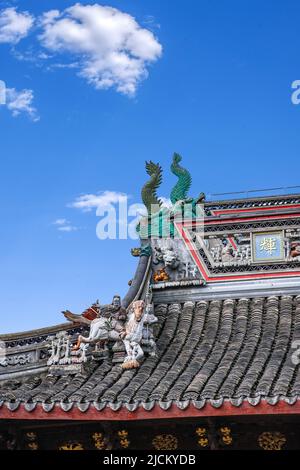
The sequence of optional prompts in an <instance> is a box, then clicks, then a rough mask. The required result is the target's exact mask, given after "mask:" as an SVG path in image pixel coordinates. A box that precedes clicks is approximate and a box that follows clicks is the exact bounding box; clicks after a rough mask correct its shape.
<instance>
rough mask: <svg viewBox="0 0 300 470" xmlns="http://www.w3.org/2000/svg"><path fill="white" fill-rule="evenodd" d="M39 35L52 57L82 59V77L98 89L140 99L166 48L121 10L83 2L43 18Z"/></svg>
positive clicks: (80, 73) (50, 13)
mask: <svg viewBox="0 0 300 470" xmlns="http://www.w3.org/2000/svg"><path fill="white" fill-rule="evenodd" d="M40 25H41V27H42V28H43V32H42V33H41V35H40V36H39V39H40V40H41V42H42V44H43V45H44V47H46V48H47V49H48V50H51V51H52V52H69V53H71V54H73V55H75V56H76V57H78V58H79V60H80V63H79V75H80V76H82V77H84V78H85V79H86V80H87V81H88V83H90V84H92V85H93V86H94V87H95V88H96V89H107V88H111V87H115V88H116V89H117V91H119V92H121V93H123V94H126V95H134V94H135V91H136V88H137V85H138V83H139V82H140V81H141V80H142V79H143V78H145V77H147V74H148V73H147V65H149V64H150V63H151V62H155V61H156V60H157V59H158V58H159V57H160V56H161V53H162V46H161V45H160V43H159V42H158V40H157V39H156V38H155V36H154V34H153V33H152V32H151V31H149V30H148V29H145V28H141V27H140V26H139V24H138V23H137V22H136V20H135V19H134V18H133V17H132V16H131V15H129V14H126V13H123V12H121V11H120V10H117V9H116V8H112V7H108V6H101V5H98V4H94V5H81V4H80V3H77V4H75V5H73V6H72V7H70V8H67V9H66V10H64V11H62V12H60V11H58V10H52V11H48V12H47V13H45V14H44V15H43V17H42V18H41V19H40Z"/></svg>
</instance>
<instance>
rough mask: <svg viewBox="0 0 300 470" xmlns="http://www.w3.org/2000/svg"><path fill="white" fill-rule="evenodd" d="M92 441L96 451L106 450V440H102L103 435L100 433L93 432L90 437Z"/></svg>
mask: <svg viewBox="0 0 300 470" xmlns="http://www.w3.org/2000/svg"><path fill="white" fill-rule="evenodd" d="M92 439H93V441H94V445H95V447H96V449H98V450H105V449H106V445H107V442H106V439H105V438H104V436H103V434H102V433H101V432H95V433H94V434H93V435H92Z"/></svg>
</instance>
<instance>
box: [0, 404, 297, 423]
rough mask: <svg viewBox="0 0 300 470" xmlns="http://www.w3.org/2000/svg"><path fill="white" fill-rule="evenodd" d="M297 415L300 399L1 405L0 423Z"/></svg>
mask: <svg viewBox="0 0 300 470" xmlns="http://www.w3.org/2000/svg"><path fill="white" fill-rule="evenodd" d="M295 414H300V400H298V401H297V402H296V403H295V404H294V405H289V404H287V403H285V402H284V401H279V402H278V403H277V404H276V405H269V404H268V403H267V402H266V401H264V400H263V401H261V402H260V403H259V404H258V405H256V406H252V405H250V404H249V403H248V402H247V401H245V402H243V403H242V404H241V406H239V407H236V406H233V405H232V404H231V403H230V402H229V401H226V402H224V403H223V405H222V406H221V407H220V408H214V407H213V406H212V405H211V404H210V403H207V404H206V405H205V406H204V407H203V408H202V409H201V410H198V409H197V408H195V407H194V406H193V405H189V406H188V407H187V408H186V409H185V410H180V409H179V408H178V407H177V406H176V405H174V404H173V405H172V406H171V407H170V408H169V409H168V410H162V409H161V408H160V407H159V405H155V407H154V408H153V409H152V410H151V411H146V410H144V408H142V407H139V408H138V409H137V410H136V411H128V410H127V409H126V408H121V409H120V410H118V411H113V410H111V409H110V408H109V407H106V408H104V409H103V410H102V411H97V410H96V409H95V408H94V407H93V406H91V407H90V408H89V409H88V410H87V411H86V412H84V413H83V412H81V411H80V410H78V408H75V407H74V408H72V409H71V410H70V411H67V412H66V411H63V410H62V409H61V408H60V406H59V405H57V406H55V407H54V408H53V410H52V411H50V412H49V413H46V412H45V411H44V410H43V408H42V406H41V405H38V406H37V407H36V408H35V410H34V411H31V412H29V411H26V410H25V408H24V405H20V407H19V408H18V409H17V410H16V411H10V410H8V409H7V408H6V406H2V408H1V409H0V420H1V419H13V420H16V419H17V420H31V421H34V420H76V421H78V420H84V421H96V420H97V421H117V420H119V421H139V420H146V419H172V418H173V419H178V418H180V419H181V418H193V417H205V416H245V415H246V416H247V415H248V416H250V415H252V416H253V415H295Z"/></svg>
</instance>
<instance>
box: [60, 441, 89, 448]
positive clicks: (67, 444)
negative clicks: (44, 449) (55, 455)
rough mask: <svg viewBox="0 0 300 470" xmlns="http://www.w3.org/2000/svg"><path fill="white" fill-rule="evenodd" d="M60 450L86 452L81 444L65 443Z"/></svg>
mask: <svg viewBox="0 0 300 470" xmlns="http://www.w3.org/2000/svg"><path fill="white" fill-rule="evenodd" d="M58 450H84V448H83V445H82V444H81V443H80V442H65V443H64V444H62V445H61V446H59V448H58Z"/></svg>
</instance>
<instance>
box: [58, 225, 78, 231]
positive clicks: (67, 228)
mask: <svg viewBox="0 0 300 470" xmlns="http://www.w3.org/2000/svg"><path fill="white" fill-rule="evenodd" d="M57 230H59V231H60V232H75V231H76V230H78V228H77V227H74V226H73V225H62V226H61V227H58V229H57Z"/></svg>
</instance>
